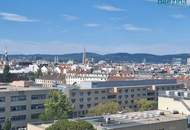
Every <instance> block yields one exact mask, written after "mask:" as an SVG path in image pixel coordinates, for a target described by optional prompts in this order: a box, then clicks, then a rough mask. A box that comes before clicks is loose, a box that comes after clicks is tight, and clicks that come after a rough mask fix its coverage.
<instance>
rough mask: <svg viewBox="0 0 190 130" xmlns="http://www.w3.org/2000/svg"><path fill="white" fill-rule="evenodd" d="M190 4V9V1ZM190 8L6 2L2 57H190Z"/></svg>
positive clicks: (103, 0) (124, 0)
mask: <svg viewBox="0 0 190 130" xmlns="http://www.w3.org/2000/svg"><path fill="white" fill-rule="evenodd" d="M188 3H190V2H189V1H188ZM189 5H190V4H188V5H187V6H174V5H172V6H169V5H158V4H157V2H154V0H30V1H29V0H1V1H0V52H2V51H3V49H4V48H5V47H7V48H8V50H9V53H12V54H20V53H21V54H35V53H43V54H44V53H45V54H65V53H74V52H82V50H83V48H86V49H87V50H88V51H89V52H96V53H100V54H106V53H115V52H127V53H153V54H160V55H162V54H174V53H190V25H189V24H190V6H189Z"/></svg>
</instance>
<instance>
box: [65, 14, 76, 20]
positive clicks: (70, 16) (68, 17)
mask: <svg viewBox="0 0 190 130" xmlns="http://www.w3.org/2000/svg"><path fill="white" fill-rule="evenodd" d="M62 16H63V17H64V19H65V20H67V21H74V20H78V19H79V17H77V16H73V15H69V14H64V15H62Z"/></svg>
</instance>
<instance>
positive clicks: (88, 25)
mask: <svg viewBox="0 0 190 130" xmlns="http://www.w3.org/2000/svg"><path fill="white" fill-rule="evenodd" d="M85 26H86V27H90V28H95V27H99V26H100V25H99V24H97V23H87V24H85Z"/></svg>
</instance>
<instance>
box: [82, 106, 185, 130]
mask: <svg viewBox="0 0 190 130" xmlns="http://www.w3.org/2000/svg"><path fill="white" fill-rule="evenodd" d="M161 113H164V115H162V114H161ZM106 118H107V119H108V118H109V119H110V121H109V123H106V121H105V119H106ZM81 119H82V118H81ZM184 119H187V117H186V116H184V115H181V114H172V113H170V112H166V111H160V110H154V111H145V112H131V113H121V114H114V115H105V116H100V117H89V118H83V120H85V121H88V122H90V123H91V124H93V125H94V126H95V127H101V128H102V129H104V128H106V129H110V130H111V129H116V128H127V127H132V126H138V125H146V124H154V123H160V122H170V121H176V120H184Z"/></svg>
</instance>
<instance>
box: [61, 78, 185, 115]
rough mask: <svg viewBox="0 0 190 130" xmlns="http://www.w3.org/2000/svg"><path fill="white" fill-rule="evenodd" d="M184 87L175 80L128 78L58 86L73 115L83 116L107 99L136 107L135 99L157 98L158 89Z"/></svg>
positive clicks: (131, 107) (128, 106) (129, 106)
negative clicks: (70, 105) (70, 106)
mask: <svg viewBox="0 0 190 130" xmlns="http://www.w3.org/2000/svg"><path fill="white" fill-rule="evenodd" d="M183 87H184V85H183V84H178V83H177V82H176V80H129V81H104V82H83V83H81V84H80V85H79V86H69V87H68V86H58V89H60V90H61V91H63V93H64V94H65V95H67V97H68V98H69V100H70V102H71V103H72V104H73V106H74V113H73V116H74V117H78V116H84V115H85V114H86V113H87V112H88V109H90V108H92V107H94V106H96V105H98V104H99V103H104V102H107V101H117V102H118V103H119V104H120V105H121V107H123V108H124V109H125V108H130V109H134V110H135V109H136V105H135V103H134V102H135V100H137V99H143V98H144V99H147V100H157V98H158V91H160V90H161V91H164V90H178V89H182V88H183Z"/></svg>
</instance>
